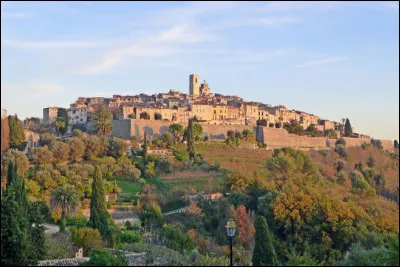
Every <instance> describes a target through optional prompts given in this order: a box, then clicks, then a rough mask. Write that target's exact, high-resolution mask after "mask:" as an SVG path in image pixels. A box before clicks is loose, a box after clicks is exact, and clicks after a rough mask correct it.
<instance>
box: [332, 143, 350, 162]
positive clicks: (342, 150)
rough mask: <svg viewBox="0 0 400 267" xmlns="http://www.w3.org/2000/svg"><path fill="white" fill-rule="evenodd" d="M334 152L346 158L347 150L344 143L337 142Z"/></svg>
mask: <svg viewBox="0 0 400 267" xmlns="http://www.w3.org/2000/svg"><path fill="white" fill-rule="evenodd" d="M335 152H336V153H338V155H339V156H340V157H342V158H344V159H345V158H347V150H346V148H345V146H344V145H342V144H339V145H336V146H335Z"/></svg>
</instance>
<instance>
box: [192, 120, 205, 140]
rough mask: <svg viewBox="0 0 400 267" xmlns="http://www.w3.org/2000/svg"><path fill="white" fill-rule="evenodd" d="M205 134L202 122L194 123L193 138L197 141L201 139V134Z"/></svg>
mask: <svg viewBox="0 0 400 267" xmlns="http://www.w3.org/2000/svg"><path fill="white" fill-rule="evenodd" d="M202 134H203V127H202V126H201V124H200V123H196V122H194V123H193V138H194V140H196V141H200V140H201V135H202Z"/></svg>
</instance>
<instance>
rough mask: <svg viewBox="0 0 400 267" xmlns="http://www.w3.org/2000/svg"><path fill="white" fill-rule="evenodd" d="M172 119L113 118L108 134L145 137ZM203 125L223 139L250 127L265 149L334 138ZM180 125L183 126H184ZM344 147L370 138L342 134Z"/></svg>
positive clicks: (386, 144)
mask: <svg viewBox="0 0 400 267" xmlns="http://www.w3.org/2000/svg"><path fill="white" fill-rule="evenodd" d="M172 123H173V122H169V121H150V120H136V119H125V120H114V121H113V132H112V136H119V135H120V136H122V138H124V139H129V138H130V137H131V136H136V137H138V138H139V137H143V134H144V132H146V133H147V136H149V137H152V138H155V137H158V136H160V135H162V134H164V133H165V132H167V131H168V128H169V126H170V125H171V124H172ZM200 124H201V125H202V127H203V137H204V136H206V135H208V136H209V137H210V139H211V140H225V139H226V138H227V134H228V131H229V130H233V131H235V132H243V130H245V129H250V130H252V131H253V132H254V133H255V134H256V136H257V140H258V141H260V142H263V143H265V144H267V145H268V149H274V148H281V147H294V148H315V149H324V148H325V149H326V148H334V147H335V142H336V139H328V138H325V137H309V136H298V135H295V134H289V133H288V132H287V131H286V130H285V129H282V128H269V127H262V126H247V125H224V124H219V125H215V124H211V123H204V122H200ZM182 126H183V127H184V128H185V127H187V125H183V124H182ZM344 139H345V140H346V146H347V147H350V146H361V145H362V144H363V143H364V142H365V143H367V144H369V143H371V140H370V139H368V138H349V137H344ZM381 142H382V146H383V148H384V149H387V150H390V151H392V150H393V142H392V141H391V140H381Z"/></svg>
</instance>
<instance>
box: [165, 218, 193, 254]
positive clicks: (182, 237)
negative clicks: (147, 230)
mask: <svg viewBox="0 0 400 267" xmlns="http://www.w3.org/2000/svg"><path fill="white" fill-rule="evenodd" d="M161 238H162V239H163V241H164V243H165V244H166V246H167V247H169V248H172V249H173V250H177V251H180V252H183V251H184V250H191V249H193V243H192V240H191V239H190V237H189V235H188V234H187V233H186V232H184V231H183V229H182V225H180V224H164V225H163V227H162V228H161Z"/></svg>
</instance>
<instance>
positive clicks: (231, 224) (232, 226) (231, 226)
mask: <svg viewBox="0 0 400 267" xmlns="http://www.w3.org/2000/svg"><path fill="white" fill-rule="evenodd" d="M225 227H226V232H227V233H228V236H229V237H230V238H231V266H233V264H232V263H233V262H232V244H233V237H234V236H235V233H236V223H235V221H234V220H232V219H229V221H228V222H227V224H226V226H225Z"/></svg>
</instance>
